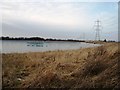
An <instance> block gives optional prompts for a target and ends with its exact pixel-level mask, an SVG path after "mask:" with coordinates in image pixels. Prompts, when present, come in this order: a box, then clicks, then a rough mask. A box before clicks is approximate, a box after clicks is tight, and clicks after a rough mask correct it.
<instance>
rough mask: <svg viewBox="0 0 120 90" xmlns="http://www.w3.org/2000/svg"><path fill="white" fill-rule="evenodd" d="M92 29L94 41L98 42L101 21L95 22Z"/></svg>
mask: <svg viewBox="0 0 120 90" xmlns="http://www.w3.org/2000/svg"><path fill="white" fill-rule="evenodd" d="M94 28H95V32H96V34H95V40H96V41H100V31H101V29H102V26H101V21H100V20H97V21H95V25H94Z"/></svg>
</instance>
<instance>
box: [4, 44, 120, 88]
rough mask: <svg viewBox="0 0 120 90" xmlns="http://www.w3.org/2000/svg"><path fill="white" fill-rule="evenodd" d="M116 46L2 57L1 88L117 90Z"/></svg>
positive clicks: (118, 54) (118, 73)
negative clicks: (96, 89) (115, 89)
mask: <svg viewBox="0 0 120 90" xmlns="http://www.w3.org/2000/svg"><path fill="white" fill-rule="evenodd" d="M119 56H120V52H119V51H118V43H105V44H104V45H103V46H99V47H93V48H84V49H79V50H66V51H61V50H59V51H48V52H36V53H13V54H2V65H3V66H2V69H3V71H2V76H3V88H6V87H7V88H12V87H14V88H16V87H17V88H21V87H22V88H36V87H37V88H69V89H72V88H112V89H114V88H118V87H119V84H120V83H119V82H118V81H119V80H118V79H119V75H120V72H119V70H118V57H119Z"/></svg>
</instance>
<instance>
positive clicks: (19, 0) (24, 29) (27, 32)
mask: <svg viewBox="0 0 120 90" xmlns="http://www.w3.org/2000/svg"><path fill="white" fill-rule="evenodd" d="M88 1H89V2H88ZM90 1H95V0H86V2H79V0H74V1H73V0H70V1H69V2H67V1H66V2H64V1H63V0H62V1H60V0H58V1H57V0H53V1H51V0H50V1H48V0H44V1H43V0H41V1H38V0H29V1H28V0H11V1H8V0H4V1H3V2H1V7H2V21H0V23H2V35H3V36H11V37H20V36H25V37H31V36H40V37H44V38H64V39H68V38H72V39H87V40H91V39H92V40H94V38H95V31H94V28H93V26H94V22H95V21H96V20H97V19H99V20H100V21H101V23H102V27H103V29H102V31H101V38H102V39H109V40H117V39H118V3H117V2H90ZM112 1H117V0H112Z"/></svg>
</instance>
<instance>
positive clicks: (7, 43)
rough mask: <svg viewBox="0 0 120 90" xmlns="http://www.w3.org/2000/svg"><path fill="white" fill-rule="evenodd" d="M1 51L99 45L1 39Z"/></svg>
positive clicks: (41, 50)
mask: <svg viewBox="0 0 120 90" xmlns="http://www.w3.org/2000/svg"><path fill="white" fill-rule="evenodd" d="M0 46H1V48H0V52H2V53H25V52H45V51H54V50H75V49H80V48H88V47H95V46H100V45H99V44H93V43H85V42H70V41H27V40H3V41H0Z"/></svg>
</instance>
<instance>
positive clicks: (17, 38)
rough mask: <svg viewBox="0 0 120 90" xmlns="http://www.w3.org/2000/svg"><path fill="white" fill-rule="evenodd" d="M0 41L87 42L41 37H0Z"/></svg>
mask: <svg viewBox="0 0 120 90" xmlns="http://www.w3.org/2000/svg"><path fill="white" fill-rule="evenodd" d="M0 40H40V41H74V42H85V41H84V40H73V39H66V40H63V39H52V38H49V39H45V38H41V37H30V38H28V37H0Z"/></svg>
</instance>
